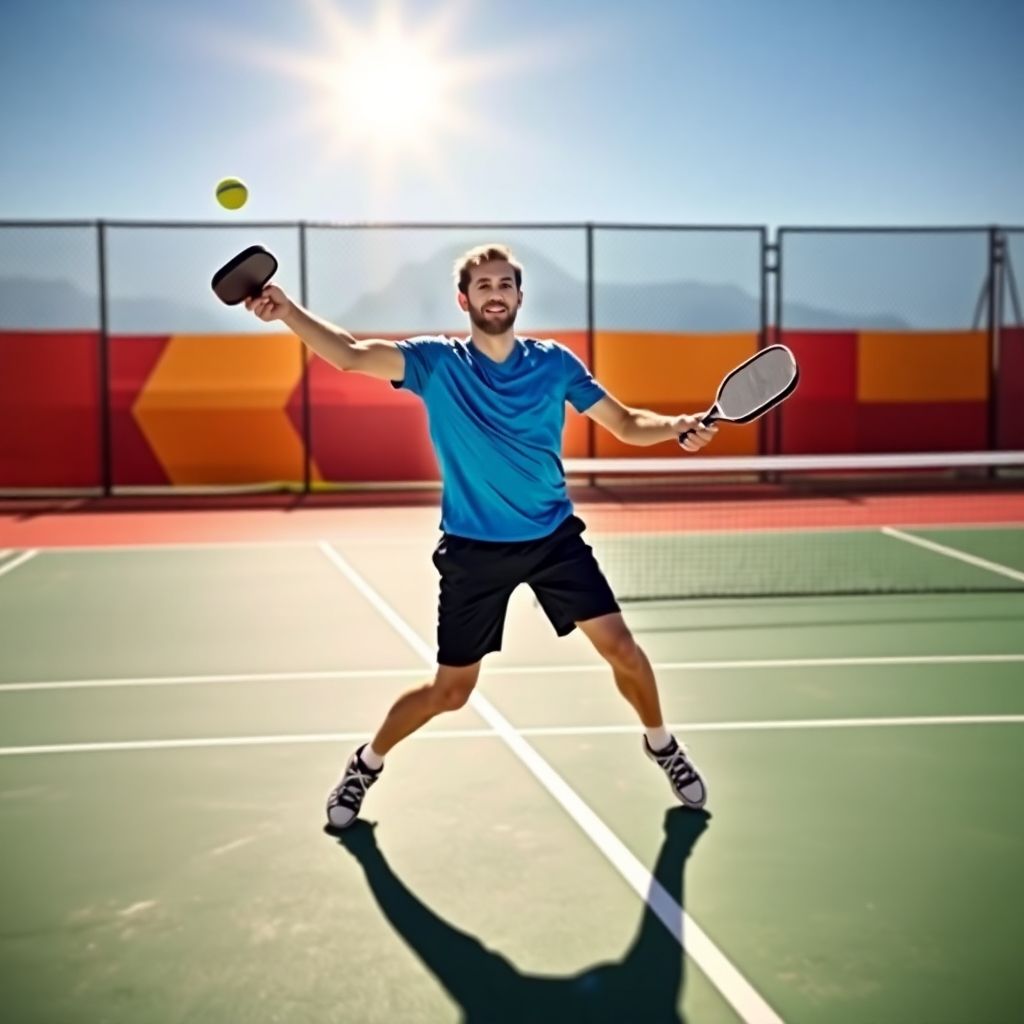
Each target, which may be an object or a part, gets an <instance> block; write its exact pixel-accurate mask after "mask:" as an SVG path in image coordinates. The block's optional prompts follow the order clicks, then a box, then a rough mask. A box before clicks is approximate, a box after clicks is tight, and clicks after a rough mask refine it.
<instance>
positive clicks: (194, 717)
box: [0, 529, 1024, 1024]
mask: <svg viewBox="0 0 1024 1024" xmlns="http://www.w3.org/2000/svg"><path fill="white" fill-rule="evenodd" d="M915 533H916V534H919V535H920V536H921V537H923V538H927V539H930V540H932V541H934V542H935V543H937V544H940V545H945V546H949V547H953V548H955V549H956V550H958V551H959V552H961V553H962V554H965V555H968V556H973V557H975V558H977V559H983V560H987V561H990V562H993V563H998V564H999V565H1001V566H1002V567H1003V568H1004V569H1006V570H1009V571H1010V572H1011V574H1012V573H1013V572H1015V571H1016V572H1017V573H1021V572H1024V555H1022V548H1024V530H1019V529H1018V530H1010V529H1000V530H991V531H980V530H971V531H955V530H951V531H933V530H928V531H915ZM765 541H766V543H771V540H770V538H765ZM892 543H893V546H894V548H895V549H897V550H901V551H902V548H901V547H900V545H899V544H898V543H897V542H895V541H893V542H892ZM430 549H431V546H430V538H429V537H425V538H424V543H423V547H422V549H419V548H417V547H416V546H414V545H410V544H405V543H403V544H401V545H393V544H390V543H388V541H387V540H386V539H383V538H378V539H376V540H363V541H360V542H358V543H357V542H353V541H351V540H345V539H340V540H338V539H336V540H335V542H334V543H332V544H330V545H318V544H317V543H295V544H278V545H272V544H268V545H257V544H252V545H241V544H240V545H236V546H222V547H216V546H212V545H208V546H191V547H190V546H184V545H183V546H177V547H175V546H168V547H163V548H149V549H146V548H138V549H118V550H113V549H112V550H103V549H93V550H89V551H86V550H75V551H56V550H55V551H41V552H40V553H38V554H36V555H35V556H33V557H30V558H28V559H25V560H24V561H22V562H21V563H20V564H18V565H16V566H15V567H14V568H11V569H9V571H5V569H4V567H5V566H10V565H11V564H13V561H14V559H16V558H18V557H19V555H20V553H19V552H8V553H6V554H4V555H3V556H0V650H2V652H3V655H2V658H0V837H2V845H0V849H2V851H3V852H2V857H3V862H2V867H3V870H2V871H0V906H2V908H3V913H2V916H0V993H2V995H0V1006H2V1010H3V1012H2V1014H0V1016H2V1019H3V1020H4V1021H8V1020H9V1021H11V1022H14V1024H35V1022H38V1024H44V1022H45V1024H61V1022H68V1024H72V1022H74V1024H79V1022H81V1024H85V1022H96V1021H104V1022H111V1024H120V1022H133V1024H135V1022H139V1021H146V1022H154V1024H163V1022H184V1021H188V1022H207V1021H208V1022H218V1024H220V1022H224V1021H246V1022H253V1024H256V1022H264V1021H282V1022H292V1021H340V1022H349V1021H351V1022H360V1024H374V1022H377V1021H380V1022H385V1021H387V1022H395V1021H400V1022H430V1024H433V1022H445V1021H452V1022H455V1021H460V1020H467V1021H474V1022H477V1021H480V1022H484V1021H493V1022H498V1024H512V1022H517V1024H518V1022H531V1021H548V1020H551V1021H559V1022H566V1021H609V1022H610V1021H616V1022H630V1024H631V1022H633V1021H636V1022H647V1021H651V1022H670V1021H674V1022H680V1021H685V1022H687V1024H704V1022H708V1024H717V1022H726V1021H741V1020H742V1021H748V1022H754V1021H759V1022H761V1021H764V1022H769V1021H779V1020H782V1021H786V1022H794V1024H795V1022H801V1024H812V1022H813V1024H819V1022H822V1024H866V1022H872V1024H888V1022H892V1024H896V1022H908V1024H1004V1022H1007V1024H1008V1022H1012V1021H1019V1020H1021V1019H1022V1013H1024V972H1022V971H1021V969H1020V966H1019V961H1020V950H1021V948H1022V945H1024V873H1022V871H1021V865H1022V863H1024V817H1022V815H1021V813H1020V809H1019V803H1018V801H1019V789H1020V780H1021V778H1022V777H1024V591H1022V590H1021V589H1020V588H1019V587H1018V589H1017V590H1015V591H1014V590H1007V591H1001V590H1000V591H999V592H991V593H919V594H912V595H882V596H861V597H838V596H832V597H787V598H758V599H746V600H741V599H729V600H718V601H715V600H706V601H688V602H679V601H663V602H644V603H637V604H630V605H627V606H626V608H625V614H626V617H627V621H628V622H629V623H630V625H631V626H632V628H633V629H634V632H635V634H636V636H637V638H638V639H639V641H640V642H641V644H642V645H643V647H644V648H645V650H646V651H647V653H648V654H649V656H650V658H651V660H652V662H653V663H654V664H655V666H656V671H657V675H658V678H659V684H660V688H661V692H662V699H663V704H664V708H665V713H666V717H667V719H668V720H669V721H670V722H671V723H674V724H675V726H676V731H677V734H678V735H680V737H681V738H683V739H685V740H686V742H687V743H688V745H689V747H690V749H691V752H692V753H693V755H694V758H695V760H696V761H697V762H698V763H699V764H700V766H701V768H702V770H703V771H704V772H705V774H706V775H707V778H708V781H709V789H710V794H711V797H710V800H709V804H708V810H709V811H710V815H704V814H701V813H698V812H694V811H691V810H687V809H683V808H679V807H676V806H674V803H673V800H672V797H671V794H670V792H669V790H668V787H667V785H666V783H665V781H664V779H663V778H661V777H660V774H659V773H658V771H657V770H656V769H655V768H654V766H652V765H651V763H650V762H649V761H648V760H647V759H646V758H645V757H644V756H643V755H642V752H641V747H640V732H639V729H638V727H637V725H636V723H635V721H634V718H633V715H632V712H631V710H630V708H629V707H628V705H627V704H626V703H625V702H624V701H623V700H622V698H621V697H620V696H619V695H618V693H617V691H616V689H615V686H614V683H613V682H612V679H611V676H610V673H609V672H608V671H607V669H606V668H605V667H604V665H603V664H602V663H601V662H600V661H599V660H598V659H597V657H596V656H595V654H594V653H593V652H592V651H591V650H590V649H589V647H588V645H587V642H586V640H585V639H584V638H583V637H581V636H580V635H579V634H578V633H576V634H573V635H572V636H570V637H568V638H565V639H564V640H558V639H557V638H556V637H555V636H554V634H553V633H552V632H551V630H550V627H549V626H548V624H547V622H546V620H545V619H544V618H543V616H542V615H541V613H540V612H539V611H538V610H537V609H536V608H535V607H534V605H533V603H532V601H531V600H530V597H529V594H528V592H522V591H520V592H517V594H516V595H515V596H514V598H513V601H512V605H511V607H510V611H509V617H508V622H507V625H506V631H505V649H504V651H503V652H502V653H500V654H498V655H495V656H492V657H491V658H489V659H488V661H487V662H486V664H485V667H484V672H483V675H482V677H481V683H480V686H479V688H478V694H477V696H476V697H475V699H474V701H473V702H472V703H471V704H470V705H469V706H467V707H466V708H464V709H462V710H460V711H458V712H456V713H453V714H451V715H448V716H445V717H443V718H440V719H437V720H435V721H434V722H433V723H431V724H430V725H429V726H428V727H427V728H426V729H425V730H424V731H423V733H422V734H421V735H419V736H417V737H415V738H413V739H411V740H409V741H408V742H406V743H404V744H402V745H400V746H399V747H398V748H397V749H396V750H395V751H394V752H393V753H392V754H391V755H390V756H389V758H388V767H387V771H386V773H385V776H384V777H383V779H382V780H381V782H380V784H379V785H378V786H377V787H376V788H375V789H374V790H373V791H372V793H371V794H370V796H369V798H368V800H367V803H366V805H365V807H364V818H365V819H366V820H367V821H368V822H373V823H376V824H375V827H373V828H371V827H370V825H368V824H367V825H359V826H357V827H356V828H355V829H353V830H351V831H350V833H349V834H348V835H347V837H346V838H345V840H344V841H343V842H340V843H339V842H338V841H336V840H335V839H334V838H331V837H329V836H327V835H325V834H324V833H323V832H322V830H321V826H322V823H323V800H324V797H325V795H326V792H327V790H328V789H329V788H330V787H331V785H333V783H334V781H335V779H336V777H337V773H338V771H339V770H340V768H341V766H342V764H343V762H344V759H345V758H346V756H347V754H348V753H349V752H350V750H351V749H352V748H353V746H354V745H355V744H356V743H357V742H359V741H360V740H361V739H362V738H364V737H366V736H367V735H368V734H369V733H371V732H372V731H373V730H374V728H375V727H376V725H377V724H378V721H379V719H380V718H381V716H382V715H383V714H384V712H385V711H386V709H387V707H388V705H389V704H390V702H391V701H392V700H393V699H394V698H395V697H396V696H397V695H398V694H399V693H401V692H402V691H403V690H404V689H405V688H407V687H409V686H410V685H413V684H415V683H416V682H417V681H422V680H425V679H427V678H429V674H430V669H429V661H430V653H431V651H432V636H433V627H434V615H435V608H436V591H435V587H436V582H435V575H434V571H433V568H432V566H431V564H430V558H429V556H430ZM907 550H908V551H911V552H912V556H913V558H914V559H915V560H916V559H917V558H918V556H920V557H921V558H924V559H926V560H932V559H933V560H934V562H931V561H929V571H930V572H932V571H934V572H941V571H942V567H943V564H944V563H947V562H948V563H949V569H950V572H951V573H952V574H953V575H954V576H955V575H956V574H958V573H960V571H961V570H962V569H964V568H968V567H969V568H970V569H971V572H972V573H974V572H979V573H990V574H992V575H993V577H994V582H993V588H1001V587H1002V586H1003V584H1006V583H1011V581H1012V580H1013V576H1012V575H1010V576H1006V575H1005V574H1003V575H1000V574H998V573H994V572H993V571H992V570H990V569H985V568H983V567H978V566H977V565H972V566H967V565H966V564H965V563H963V562H958V561H956V560H955V559H953V558H951V557H950V556H948V555H944V554H942V553H940V552H937V551H928V550H925V549H923V548H912V547H909V546H908V547H907ZM1021 582H1022V583H1024V579H1022V580H1021ZM652 879H653V880H652ZM680 939H681V940H682V948H681V946H680ZM684 949H685V952H684Z"/></svg>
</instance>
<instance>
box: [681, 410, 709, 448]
mask: <svg viewBox="0 0 1024 1024" xmlns="http://www.w3.org/2000/svg"><path fill="white" fill-rule="evenodd" d="M676 427H677V432H678V433H680V434H685V433H686V431H688V430H691V431H693V433H691V434H689V435H688V436H687V438H686V440H685V441H680V442H679V443H680V445H682V447H683V448H684V449H685V450H686V451H688V452H699V451H700V450H701V448H703V447H705V446H706V445H707V444H708V442H709V441H710V440H711V439H712V438H713V437H714V436H715V434H717V433H718V427H716V426H715V425H714V424H712V425H711V426H710V427H706V426H704V424H703V423H701V421H700V417H699V416H677V417H676Z"/></svg>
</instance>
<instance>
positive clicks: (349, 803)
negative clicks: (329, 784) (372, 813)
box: [327, 744, 384, 828]
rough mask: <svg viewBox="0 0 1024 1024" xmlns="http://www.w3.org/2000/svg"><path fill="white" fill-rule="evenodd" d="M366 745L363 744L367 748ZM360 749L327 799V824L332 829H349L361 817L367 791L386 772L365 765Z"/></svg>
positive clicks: (346, 766) (349, 760) (349, 761)
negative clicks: (360, 810)
mask: <svg viewBox="0 0 1024 1024" xmlns="http://www.w3.org/2000/svg"><path fill="white" fill-rule="evenodd" d="M365 745H366V744H363V747H365ZM363 747H360V748H359V749H358V750H357V751H356V752H355V753H354V754H353V755H352V756H351V757H350V758H349V759H348V764H347V765H345V773H344V774H343V775H342V777H341V781H340V782H339V783H338V784H337V786H335V787H334V789H332V790H331V793H330V796H328V797H327V823H328V824H329V825H330V826H331V827H332V828H348V826H349V825H351V824H352V822H353V821H355V820H356V818H357V817H358V816H359V808H360V807H362V805H363V797H365V796H366V791H367V790H368V789H369V788H370V787H371V786H372V785H373V784H374V783H375V782H376V781H377V780H378V779H379V778H380V773H381V772H382V771H383V770H384V769H383V768H379V769H378V770H377V771H374V770H373V769H372V768H368V767H367V766H366V765H365V764H363V761H362V759H361V758H360V756H359V755H360V754H361V753H362V752H363Z"/></svg>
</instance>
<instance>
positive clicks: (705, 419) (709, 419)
mask: <svg viewBox="0 0 1024 1024" xmlns="http://www.w3.org/2000/svg"><path fill="white" fill-rule="evenodd" d="M717 419H718V417H717V416H716V415H715V414H714V413H713V412H709V413H708V414H707V415H706V416H701V418H700V421H701V423H702V424H703V425H704V426H705V427H710V426H711V424H712V423H714V422H716V421H717ZM692 433H693V431H692V430H684V431H683V432H682V433H681V434H680V435H679V443H680V444H682V443H683V442H684V441H685V440H686V439H687V438H688V437H689V436H690V435H691V434H692Z"/></svg>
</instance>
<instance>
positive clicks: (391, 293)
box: [335, 245, 910, 333]
mask: <svg viewBox="0 0 1024 1024" xmlns="http://www.w3.org/2000/svg"><path fill="white" fill-rule="evenodd" d="M462 251H463V248H462V247H461V246H453V247H451V248H450V249H446V250H441V251H439V252H437V253H435V254H434V255H432V256H431V257H430V258H429V259H427V260H422V261H420V262H415V263H405V264H401V265H399V266H398V267H397V268H396V270H395V273H394V276H393V277H392V279H391V281H390V282H389V283H388V284H387V285H385V286H384V287H383V288H380V289H378V290H377V291H373V292H366V293H364V294H363V295H361V296H360V297H359V298H358V299H357V300H356V301H355V302H354V303H352V305H350V306H348V307H347V308H345V309H343V310H341V311H340V312H339V313H338V314H337V316H336V318H335V322H336V323H339V324H343V325H345V326H346V327H348V328H350V329H351V330H353V331H356V332H357V333H363V332H365V331H373V330H377V331H381V332H382V333H395V332H401V331H405V330H412V329H418V328H421V329H424V330H438V331H442V330H449V329H450V330H453V331H455V332H464V331H465V329H466V319H465V316H464V315H463V314H462V313H460V311H459V310H458V308H457V307H456V305H455V300H454V298H453V296H452V293H451V291H449V290H448V289H447V288H439V287H438V281H439V280H443V281H447V280H449V277H448V275H449V273H450V271H449V268H450V267H451V266H452V263H453V261H454V260H455V259H456V258H457V257H458V256H459V254H460V253H461V252H462ZM516 253H517V255H518V256H519V258H520V259H521V261H522V263H523V265H524V267H525V271H524V280H523V293H524V300H523V309H522V311H521V312H520V314H519V318H518V320H517V321H516V326H517V328H518V329H521V330H522V331H523V332H524V333H528V332H529V329H530V328H531V327H532V326H536V327H538V328H555V327H563V328H575V329H579V330H582V329H584V328H585V327H586V324H587V289H586V284H585V283H584V282H583V281H581V280H580V279H578V278H576V277H573V276H572V275H571V274H569V273H567V272H566V271H565V270H563V269H562V268H561V267H559V266H557V265H556V264H555V263H553V262H552V261H551V260H549V259H548V258H547V257H546V256H544V255H543V253H540V252H537V251H535V250H530V249H529V248H528V247H525V246H521V245H520V246H517V247H516ZM760 316H761V310H760V299H759V298H758V297H756V296H754V295H751V294H749V293H748V292H745V291H744V290H743V289H742V288H739V287H737V286H736V285H730V284H705V283H702V282H698V281H666V282H661V283H652V284H615V283H612V282H606V281H602V280H600V279H597V280H596V281H595V284H594V320H595V323H596V325H597V327H598V328H599V329H601V330H608V331H616V330H618V331H625V330H635V331H681V332H684V331H694V332H702V331H708V332H715V331H720V332H726V331H756V330H757V329H758V327H759V326H760ZM785 326H786V327H791V328H812V327H813V328H819V329H823V330H842V329H849V328H851V327H853V326H856V327H860V328H866V329H872V330H891V331H900V330H909V329H910V325H909V324H908V323H907V321H906V320H904V319H902V318H901V317H898V316H895V315H892V314H880V315H865V316H858V315H855V314H850V313H837V312H834V311H831V310H826V309H820V308H816V307H814V306H806V305H802V304H800V303H794V302H788V303H786V307H785Z"/></svg>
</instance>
